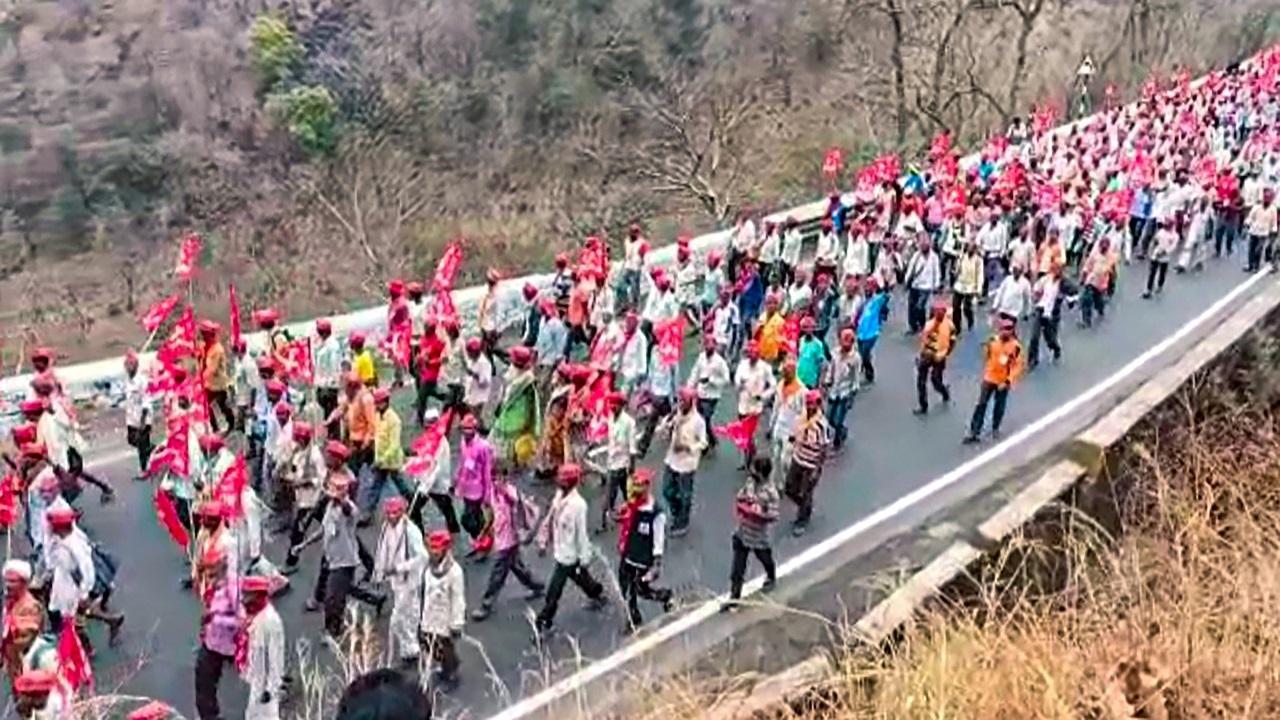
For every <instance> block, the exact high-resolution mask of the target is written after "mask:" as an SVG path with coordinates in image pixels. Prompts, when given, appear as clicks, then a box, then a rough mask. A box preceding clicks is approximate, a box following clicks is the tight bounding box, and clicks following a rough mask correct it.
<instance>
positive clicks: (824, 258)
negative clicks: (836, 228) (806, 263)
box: [814, 232, 839, 263]
mask: <svg viewBox="0 0 1280 720" xmlns="http://www.w3.org/2000/svg"><path fill="white" fill-rule="evenodd" d="M838 254H839V250H838V249H837V246H836V234H835V233H834V232H821V233H818V249H817V250H816V251H815V253H814V259H816V260H819V261H821V262H827V263H834V262H835V261H836V256H837V255H838Z"/></svg>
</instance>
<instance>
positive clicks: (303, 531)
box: [284, 500, 324, 567]
mask: <svg viewBox="0 0 1280 720" xmlns="http://www.w3.org/2000/svg"><path fill="white" fill-rule="evenodd" d="M322 517H324V501H323V500H322V501H320V502H318V503H316V504H315V506H314V507H309V508H298V509H297V510H295V511H294V513H293V522H292V523H291V524H290V525H289V552H288V553H287V554H286V555H285V559H284V564H285V566H286V567H295V566H297V564H298V553H299V552H300V551H299V550H297V549H296V548H297V547H298V544H299V543H301V542H302V541H303V540H305V539H306V537H307V530H309V529H311V526H312V525H313V524H315V523H318V522H320V518H322Z"/></svg>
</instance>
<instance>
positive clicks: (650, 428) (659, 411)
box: [636, 395, 671, 457]
mask: <svg viewBox="0 0 1280 720" xmlns="http://www.w3.org/2000/svg"><path fill="white" fill-rule="evenodd" d="M670 414H671V398H668V397H658V396H656V395H655V396H654V398H653V407H652V408H651V409H650V412H649V416H648V417H647V418H645V421H644V425H643V426H642V427H641V428H640V437H639V439H638V440H637V442H636V452H638V453H639V454H640V457H644V456H645V455H648V454H649V444H650V443H652V442H653V433H654V432H655V431H656V430H657V429H658V423H659V422H661V421H662V419H663V418H664V417H666V416H668V415H670Z"/></svg>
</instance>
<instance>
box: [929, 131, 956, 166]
mask: <svg viewBox="0 0 1280 720" xmlns="http://www.w3.org/2000/svg"><path fill="white" fill-rule="evenodd" d="M950 152H951V133H950V132H948V131H946V130H943V131H942V132H940V133H938V134H937V135H935V136H934V138H933V142H931V143H929V159H930V160H932V161H933V162H937V161H938V160H940V159H941V158H942V157H943V156H944V155H946V154H948V153H950Z"/></svg>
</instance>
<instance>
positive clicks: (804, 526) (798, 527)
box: [791, 523, 809, 537]
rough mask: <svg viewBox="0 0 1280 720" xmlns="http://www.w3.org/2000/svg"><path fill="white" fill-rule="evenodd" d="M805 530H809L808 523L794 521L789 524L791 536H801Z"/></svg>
mask: <svg viewBox="0 0 1280 720" xmlns="http://www.w3.org/2000/svg"><path fill="white" fill-rule="evenodd" d="M807 532H809V524H808V523H794V524H793V525H792V526H791V537H801V536H802V535H804V534H805V533H807Z"/></svg>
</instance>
